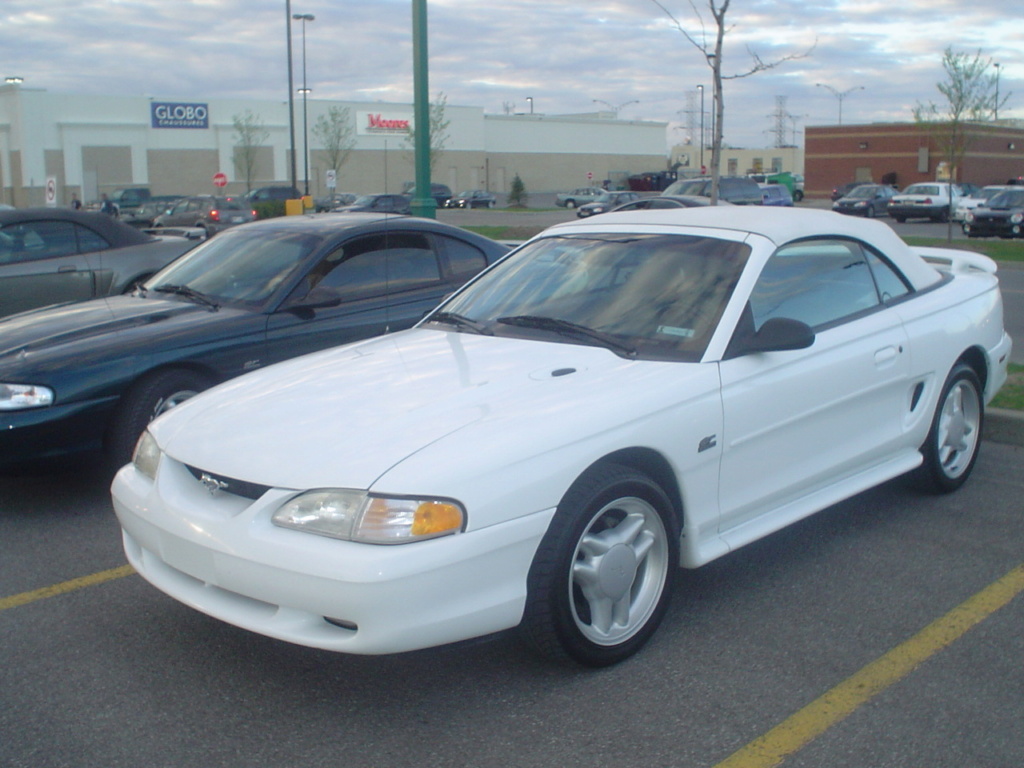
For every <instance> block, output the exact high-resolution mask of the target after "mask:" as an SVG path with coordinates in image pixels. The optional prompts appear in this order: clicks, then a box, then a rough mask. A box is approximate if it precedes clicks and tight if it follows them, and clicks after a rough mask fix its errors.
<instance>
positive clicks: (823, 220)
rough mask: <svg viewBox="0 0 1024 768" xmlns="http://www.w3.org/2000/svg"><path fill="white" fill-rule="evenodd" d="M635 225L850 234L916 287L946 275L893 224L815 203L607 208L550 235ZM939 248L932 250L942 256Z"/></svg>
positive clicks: (775, 237) (772, 236) (782, 239)
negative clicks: (799, 205) (800, 205)
mask: <svg viewBox="0 0 1024 768" xmlns="http://www.w3.org/2000/svg"><path fill="white" fill-rule="evenodd" d="M636 226H655V227H659V228H661V227H666V226H671V227H685V228H686V229H688V230H690V229H693V228H700V229H714V230H718V231H719V232H720V233H721V232H736V233H737V234H740V235H743V234H754V235H759V236H761V237H763V238H766V239H767V240H769V241H771V242H772V243H774V244H775V245H776V246H781V245H784V244H786V243H789V242H792V241H793V240H800V239H804V238H808V237H849V238H853V239H856V240H861V241H863V242H864V243H867V244H868V245H870V246H872V247H873V248H875V250H877V251H878V252H879V253H881V254H883V255H884V256H886V257H887V258H889V259H890V260H891V261H892V263H893V264H894V265H896V267H897V268H898V269H899V270H900V271H901V272H902V273H903V274H904V275H905V276H906V277H907V279H908V280H910V282H911V283H912V284H913V285H914V287H915V288H916V289H921V288H925V287H926V286H929V285H931V284H932V283H935V282H937V281H938V280H940V279H941V275H940V274H939V272H938V271H937V270H936V268H935V267H934V266H932V265H931V264H929V263H928V262H926V261H925V260H924V259H923V258H921V256H920V254H919V253H917V252H916V251H915V250H914V249H912V248H911V247H910V246H908V245H907V244H906V243H905V242H903V240H901V239H900V237H899V235H897V234H896V233H895V232H894V231H893V229H892V227H890V226H889V225H888V224H886V223H884V222H881V221H874V220H871V219H862V218H860V217H857V216H844V215H843V214H840V213H834V212H832V211H823V210H817V209H812V208H782V207H775V206H767V207H766V206H760V205H734V206H721V207H716V206H705V207H701V208H668V209H658V210H638V211H623V212H622V213H615V212H612V213H605V214H601V215H600V216H593V217H589V218H586V219H577V220H575V221H570V222H566V223H564V224H557V225H555V226H554V227H551V228H549V229H548V230H547V232H548V233H551V234H555V233H557V234H576V233H583V232H600V231H619V232H621V231H624V230H628V229H630V228H633V227H636ZM938 250H941V249H935V250H934V251H933V252H932V253H931V254H930V255H931V256H933V257H934V256H938V255H939V254H938V253H937V252H936V251H938Z"/></svg>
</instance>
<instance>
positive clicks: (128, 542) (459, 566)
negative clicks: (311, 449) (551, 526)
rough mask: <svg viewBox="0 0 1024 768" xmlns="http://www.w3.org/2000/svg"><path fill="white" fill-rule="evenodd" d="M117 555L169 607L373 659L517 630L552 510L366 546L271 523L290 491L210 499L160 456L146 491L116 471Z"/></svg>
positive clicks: (133, 477) (144, 482)
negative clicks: (168, 600)
mask: <svg viewBox="0 0 1024 768" xmlns="http://www.w3.org/2000/svg"><path fill="white" fill-rule="evenodd" d="M112 492H113V498H114V510H115V512H116V513H117V517H118V520H119V521H120V523H121V527H122V533H123V539H124V548H125V553H126V555H127V557H128V560H129V562H130V563H131V564H132V566H133V567H134V568H135V569H136V570H137V571H138V572H139V573H140V574H141V575H142V576H143V577H144V578H145V579H147V580H148V581H149V582H151V583H152V584H153V585H154V586H156V587H157V588H158V589H161V590H162V591H164V592H166V593H167V594H168V595H170V596H171V597H174V598H176V599H177V600H180V601H181V602H183V603H185V604H187V605H190V606H192V607H193V608H196V609H197V610H199V611H202V612H204V613H206V614H209V615H210V616H214V617H216V618H219V619H221V620H223V621H226V622H228V623H231V624H234V625H236V626H239V627H242V628H245V629H249V630H251V631H254V632H258V633H260V634H263V635H267V636H269V637H274V638H278V639H280V640H286V641H288V642H292V643H297V644H299V645H305V646H310V647H313V648H322V649H326V650H332V651H342V652H346V653H360V654H380V653H396V652H401V651H410V650H415V649H419V648H427V647H431V646H436V645H442V644H445V643H451V642H455V641H458V640H465V639H469V638H472V637H479V636H482V635H486V634H490V633H492V632H497V631H499V630H503V629H507V628H510V627H514V626H516V625H517V624H518V623H519V621H520V620H521V618H522V614H523V608H524V606H525V602H526V577H527V573H528V572H529V568H530V563H531V562H532V560H533V556H534V553H535V552H536V549H537V547H538V545H539V544H540V540H541V538H542V537H543V535H544V533H545V531H546V530H547V527H548V523H549V522H550V520H551V516H552V515H553V514H554V511H553V510H546V511H543V512H539V513H535V514H532V515H527V516H525V517H521V518H517V519H515V520H512V521H510V522H507V523H504V524H500V525H495V526H491V527H488V528H483V529H480V530H476V531H470V532H467V533H462V534H458V535H455V536H447V537H443V538H439V539H433V540H430V541H422V542H417V543H413V544H403V545H396V546H378V545H370V544H361V543H355V542H350V541H339V540H335V539H329V538H325V537H323V536H316V535H312V534H307V533H303V532H301V531H294V530H287V529H283V528H279V527H277V526H275V525H273V524H272V523H271V521H270V518H271V515H272V514H273V512H274V511H275V510H276V509H277V508H278V507H279V506H280V504H282V503H283V502H284V501H285V500H286V499H288V498H290V497H292V496H293V495H294V494H295V491H294V490H285V489H272V490H270V491H267V492H266V493H264V494H263V496H262V497H261V498H259V499H257V500H256V501H249V500H247V499H243V498H240V497H237V496H231V495H230V494H226V493H220V494H218V495H217V496H216V497H214V496H211V494H210V493H209V492H208V491H207V490H206V489H205V488H204V487H203V486H202V485H201V484H200V483H199V482H197V481H196V480H195V479H194V478H193V477H192V476H191V475H190V474H189V473H188V470H187V469H186V468H185V467H184V466H183V465H181V464H178V463H177V462H174V461H171V460H168V459H167V457H166V456H165V457H164V458H163V460H162V461H161V464H160V470H159V472H158V475H157V481H156V483H153V482H152V481H150V480H149V479H148V478H146V477H145V476H143V475H141V474H140V473H139V472H137V471H136V470H135V468H134V466H132V465H128V466H125V467H123V468H122V469H121V470H120V471H119V472H118V474H117V475H116V477H115V478H114V483H113V487H112Z"/></svg>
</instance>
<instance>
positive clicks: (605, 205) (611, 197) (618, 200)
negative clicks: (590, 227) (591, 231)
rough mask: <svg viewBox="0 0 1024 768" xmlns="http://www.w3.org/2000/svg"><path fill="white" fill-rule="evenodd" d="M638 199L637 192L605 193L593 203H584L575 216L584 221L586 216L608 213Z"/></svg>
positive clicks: (577, 209)
mask: <svg viewBox="0 0 1024 768" xmlns="http://www.w3.org/2000/svg"><path fill="white" fill-rule="evenodd" d="M639 199H640V194H639V193H638V192H605V193H604V194H603V195H601V196H600V197H599V198H597V200H595V201H594V202H592V203H586V204H585V205H581V206H579V207H578V208H576V216H577V217H578V218H581V219H585V218H586V217H587V216H595V215H597V214H599V213H608V211H611V210H614V209H616V208H618V207H619V206H620V205H623V204H625V203H631V202H633V201H634V200H639Z"/></svg>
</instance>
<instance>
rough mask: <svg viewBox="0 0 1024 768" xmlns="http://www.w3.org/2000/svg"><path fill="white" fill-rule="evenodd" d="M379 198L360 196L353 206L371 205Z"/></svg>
mask: <svg viewBox="0 0 1024 768" xmlns="http://www.w3.org/2000/svg"><path fill="white" fill-rule="evenodd" d="M378 197H380V195H361V196H360V197H357V198H356V201H355V203H353V205H373V203H374V201H375V200H376V199H377V198H378Z"/></svg>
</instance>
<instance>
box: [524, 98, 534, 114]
mask: <svg viewBox="0 0 1024 768" xmlns="http://www.w3.org/2000/svg"><path fill="white" fill-rule="evenodd" d="M526 100H527V101H528V102H530V114H531V115H532V114H533V96H527V97H526Z"/></svg>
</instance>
